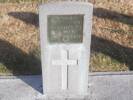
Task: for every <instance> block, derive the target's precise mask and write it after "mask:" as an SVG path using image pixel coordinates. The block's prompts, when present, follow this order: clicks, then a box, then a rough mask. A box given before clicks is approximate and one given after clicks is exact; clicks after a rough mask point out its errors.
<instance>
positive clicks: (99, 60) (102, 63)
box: [90, 53, 128, 72]
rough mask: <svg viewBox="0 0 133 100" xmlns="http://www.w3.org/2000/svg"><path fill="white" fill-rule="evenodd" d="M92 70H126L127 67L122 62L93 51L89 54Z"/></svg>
mask: <svg viewBox="0 0 133 100" xmlns="http://www.w3.org/2000/svg"><path fill="white" fill-rule="evenodd" d="M90 70H91V71H93V72H97V71H101V72H107V71H127V70H128V67H127V66H126V65H125V64H124V63H120V62H119V61H117V60H115V59H113V58H111V57H109V56H107V55H105V54H102V53H93V54H92V56H91V67H90Z"/></svg>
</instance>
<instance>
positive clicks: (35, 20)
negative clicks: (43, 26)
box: [8, 12, 39, 27]
mask: <svg viewBox="0 0 133 100" xmlns="http://www.w3.org/2000/svg"><path fill="white" fill-rule="evenodd" d="M8 15H9V16H13V17H14V18H17V19H20V20H22V21H24V22H25V23H27V24H31V25H34V26H36V27H38V26H39V17H38V15H37V14H36V13H32V12H10V13H8Z"/></svg>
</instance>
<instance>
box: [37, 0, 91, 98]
mask: <svg viewBox="0 0 133 100" xmlns="http://www.w3.org/2000/svg"><path fill="white" fill-rule="evenodd" d="M92 11H93V6H92V4H90V3H83V2H61V3H49V4H44V5H41V6H40V9H39V20H40V33H41V53H42V54H41V55H42V73H43V92H44V95H46V96H55V97H66V98H67V97H77V96H82V97H84V96H86V95H88V72H89V57H90V42H91V27H92Z"/></svg>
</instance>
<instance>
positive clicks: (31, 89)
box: [0, 73, 133, 100]
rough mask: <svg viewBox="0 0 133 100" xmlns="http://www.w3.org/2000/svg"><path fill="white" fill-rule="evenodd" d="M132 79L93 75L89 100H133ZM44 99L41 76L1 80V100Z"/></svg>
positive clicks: (126, 76) (118, 76) (130, 75)
mask: <svg viewBox="0 0 133 100" xmlns="http://www.w3.org/2000/svg"><path fill="white" fill-rule="evenodd" d="M120 74H121V73H120ZM132 77H133V74H129V75H128V74H127V75H126V74H123V75H122V74H121V75H119V74H118V73H117V75H115V74H114V75H113V74H112V75H111V73H109V74H107V73H106V75H105V74H93V75H91V77H90V78H89V79H90V81H89V82H90V84H89V90H90V93H88V94H89V98H90V99H87V100H132V98H133V78H132ZM42 98H44V96H43V95H42V81H41V76H24V77H23V76H21V77H17V78H14V77H8V78H7V77H6V78H4V77H1V78H0V100H44V99H42ZM52 100H56V99H52ZM57 100H66V99H57ZM67 100H69V99H67ZM70 100H82V99H70Z"/></svg>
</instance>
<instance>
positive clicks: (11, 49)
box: [0, 0, 133, 75]
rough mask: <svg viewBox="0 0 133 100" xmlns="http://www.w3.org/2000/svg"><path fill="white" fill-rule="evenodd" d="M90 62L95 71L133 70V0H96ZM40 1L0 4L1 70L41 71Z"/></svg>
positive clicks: (21, 72)
mask: <svg viewBox="0 0 133 100" xmlns="http://www.w3.org/2000/svg"><path fill="white" fill-rule="evenodd" d="M92 3H93V4H94V16H93V30H92V31H93V32H92V43H91V65H90V70H91V71H93V72H98V71H100V72H103V71H104V72H106V71H132V70H133V12H132V11H133V1H132V0H128V1H125V0H121V1H119V0H110V1H108V0H96V1H92ZM38 5H39V4H38V3H37V2H36V3H35V2H34V3H3V4H2V3H1V4H0V73H1V75H3V74H5V75H11V74H13V75H22V74H23V75H29V74H40V73H41V61H40V45H39V42H40V38H39V25H38V23H39V22H38Z"/></svg>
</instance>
